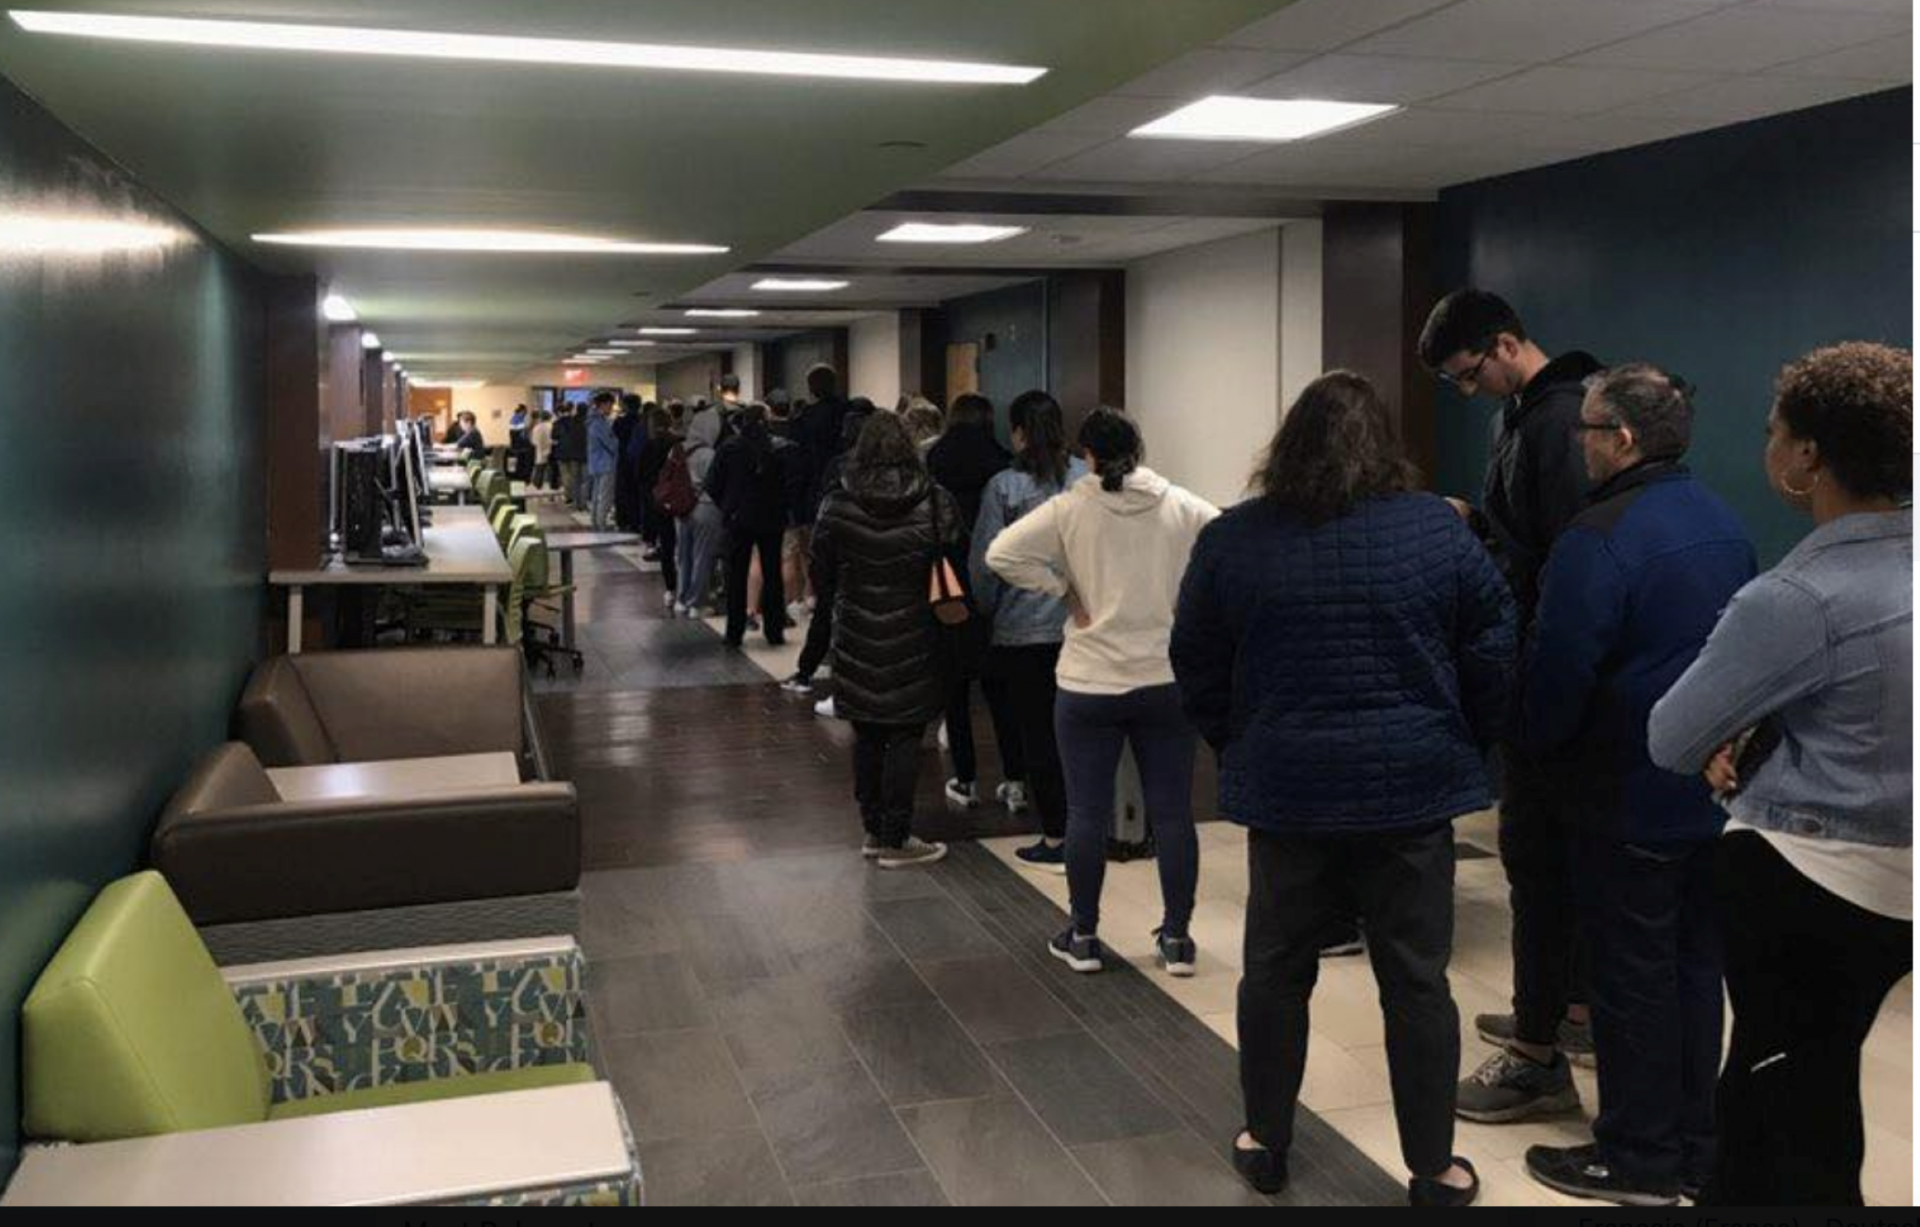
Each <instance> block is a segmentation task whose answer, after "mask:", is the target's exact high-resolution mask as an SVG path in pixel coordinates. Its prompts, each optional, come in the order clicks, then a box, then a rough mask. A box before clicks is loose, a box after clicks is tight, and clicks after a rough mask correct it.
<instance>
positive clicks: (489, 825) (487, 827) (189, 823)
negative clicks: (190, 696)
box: [149, 709, 580, 962]
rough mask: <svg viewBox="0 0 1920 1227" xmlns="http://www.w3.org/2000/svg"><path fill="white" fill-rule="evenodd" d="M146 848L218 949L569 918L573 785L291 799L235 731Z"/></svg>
mask: <svg viewBox="0 0 1920 1227" xmlns="http://www.w3.org/2000/svg"><path fill="white" fill-rule="evenodd" d="M376 712H377V709H376V710H375V712H369V715H370V716H371V715H374V714H376ZM349 744H352V743H349ZM419 749H420V746H419V745H418V743H414V744H411V745H407V746H403V747H402V751H403V752H410V753H411V752H417V751H418V750H419ZM149 852H150V856H151V859H152V863H153V866H154V868H156V869H158V870H159V871H160V872H161V873H162V874H163V875H164V876H165V877H166V879H167V881H168V882H169V883H170V884H171V885H172V886H173V889H174V891H175V893H176V894H178V895H179V897H180V901H181V903H182V904H184V905H185V907H186V909H187V913H188V915H190V916H191V917H192V918H193V920H194V923H195V924H196V925H200V926H202V927H203V928H205V929H206V932H207V935H208V939H209V945H210V946H213V947H215V949H216V955H222V954H227V955H232V956H233V957H225V958H223V959H222V961H223V962H232V961H253V960H257V959H264V958H300V957H308V956H311V955H317V954H332V953H339V952H341V951H342V950H356V949H358V950H364V949H377V948H379V947H378V946H375V945H372V944H370V943H373V942H378V941H385V942H387V944H389V945H392V944H394V940H393V939H394V938H396V937H398V938H401V939H403V940H401V941H400V942H399V944H401V945H414V946H420V945H441V944H449V943H453V942H463V941H479V940H499V939H503V938H513V937H535V936H554V935H559V934H562V933H571V932H575V931H576V930H577V917H578V895H577V887H578V885H579V881H580V819H579V805H578V801H577V798H576V797H575V794H574V790H573V786H572V785H571V784H564V783H561V784H549V783H538V782H536V783H522V784H517V785H510V786H505V787H482V788H475V789H473V790H471V791H461V792H453V793H443V794H433V795H427V796H414V797H408V798H383V797H359V798H350V799H344V800H329V801H324V802H297V803H296V802H289V801H283V800H282V799H281V798H280V795H279V793H278V792H277V791H275V789H274V786H273V781H272V779H271V778H270V777H269V776H268V775H267V772H266V770H265V768H263V767H262V766H261V763H260V760H259V758H258V757H257V756H256V755H255V754H254V752H253V751H252V750H251V749H250V748H249V747H248V746H246V745H245V744H242V743H239V742H229V743H228V744H226V745H224V746H221V747H220V748H218V749H216V750H215V751H213V753H211V754H209V755H208V756H207V757H206V758H205V759H204V760H203V761H202V762H201V763H200V764H199V766H198V767H196V768H195V770H194V772H193V774H192V775H191V776H190V777H189V778H188V780H187V782H186V784H185V785H184V786H183V787H182V788H181V789H180V790H179V792H178V793H176V794H175V796H174V798H173V800H172V802H171V803H170V804H169V805H168V806H167V809H166V812H165V813H164V814H163V815H162V817H161V819H160V824H159V827H158V828H157V829H156V830H155V832H154V835H153V840H152V842H151V845H150V849H149ZM249 926H256V927H254V928H249ZM223 929H225V930H232V932H231V933H229V934H228V936H230V937H232V938H233V940H232V941H229V942H227V943H225V948H224V949H223V948H222V945H223V944H222V942H221V940H220V938H221V936H222V932H223Z"/></svg>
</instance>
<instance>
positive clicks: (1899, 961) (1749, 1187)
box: [1601, 342, 1913, 1206]
mask: <svg viewBox="0 0 1920 1227" xmlns="http://www.w3.org/2000/svg"><path fill="white" fill-rule="evenodd" d="M1912 460H1913V355H1912V353H1911V352H1909V351H1907V350H1904V349H1894V348H1891V347H1889V346H1885V345H1871V344H1864V343H1858V342H1855V343H1850V344H1844V345H1836V346H1832V347H1830V348H1826V349H1820V350H1816V351H1814V352H1813V353H1811V354H1808V355H1807V356H1806V357H1804V358H1802V359H1800V360H1799V361H1797V362H1795V363H1793V364H1792V365H1790V366H1788V367H1787V368H1786V370H1785V371H1784V372H1782V374H1781V376H1780V379H1779V382H1778V384H1777V386H1776V389H1775V400H1774V407H1773V411H1772V413H1771V415H1770V416H1769V419H1768V422H1767V447H1766V457H1765V465H1766V472H1767V479H1768V481H1769V483H1770V484H1771V485H1772V486H1773V489H1774V492H1775V493H1776V494H1778V495H1779V496H1780V498H1782V499H1783V500H1784V501H1786V502H1787V504H1788V505H1790V506H1792V507H1793V508H1795V509H1796V510H1798V511H1801V512H1803V513H1806V514H1808V515H1810V516H1811V517H1812V519H1813V523H1814V529H1813V532H1812V533H1810V534H1808V536H1807V537H1806V538H1805V539H1804V540H1802V541H1801V542H1800V544H1799V545H1798V546H1797V547H1795V548H1794V550H1793V551H1792V552H1791V553H1789V554H1788V555H1787V556H1786V558H1785V559H1783V560H1782V561H1781V563H1780V565H1779V566H1777V567H1775V568H1774V569H1773V570H1771V571H1768V572H1767V573H1766V574H1764V575H1762V576H1761V577H1760V578H1758V579H1756V580H1755V581H1754V582H1753V583H1751V584H1749V585H1747V586H1746V587H1745V588H1743V589H1741V591H1740V593H1739V595H1738V596H1736V597H1735V598H1734V599H1733V603H1732V604H1731V605H1729V606H1728V607H1727V611H1726V614H1725V615H1724V616H1723V617H1722V618H1721V619H1720V623H1719V625H1718V626H1716V627H1715V628H1714V630H1713V634H1712V636H1711V637H1710V638H1709V639H1708V640H1707V645H1706V648H1705V649H1704V650H1703V651H1702V652H1701V653H1700V658H1699V659H1698V660H1697V661H1695V662H1694V664H1693V667H1692V668H1690V669H1688V670H1687V672H1686V673H1685V674H1684V675H1683V676H1682V677H1681V678H1680V680H1679V681H1678V682H1677V683H1675V685H1674V687H1673V689H1672V690H1670V691H1668V692H1667V694H1666V696H1665V697H1664V698H1662V699H1661V700H1660V702H1659V703H1658V704H1657V705H1656V706H1655V707H1654V709H1653V715H1652V718H1651V720H1650V721H1649V723H1648V737H1649V739H1650V749H1651V751H1652V754H1653V759H1654V761H1655V762H1657V763H1659V764H1660V765H1661V766H1662V767H1665V768H1666V769H1668V770H1670V771H1675V772H1679V773H1682V774H1684V775H1696V774H1701V773H1704V774H1705V776H1706V779H1707V782H1708V783H1709V784H1710V785H1711V786H1712V788H1713V789H1714V790H1715V791H1716V792H1717V793H1718V794H1719V795H1720V797H1721V798H1722V801H1723V804H1724V805H1725V807H1726V809H1727V812H1728V814H1729V817H1730V821H1729V822H1728V824H1727V828H1726V833H1725V837H1724V838H1723V839H1722V840H1721V841H1720V845H1719V861H1718V863H1717V865H1716V871H1717V874H1718V883H1717V886H1718V891H1719V901H1720V923H1721V927H1722V933H1723V938H1724V941H1725V948H1726V975H1727V994H1728V997H1729V998H1730V999H1731V1000H1732V1003H1733V1038H1732V1042H1731V1044H1730V1046H1729V1049H1728V1052H1727V1060H1726V1065H1725V1067H1724V1072H1722V1074H1721V1076H1720V1085H1719V1093H1718V1104H1717V1112H1718V1121H1719V1153H1718V1156H1717V1158H1716V1160H1715V1163H1714V1169H1713V1175H1712V1178H1711V1179H1710V1180H1709V1181H1708V1183H1707V1187H1706V1189H1705V1191H1704V1193H1703V1196H1702V1198H1701V1200H1702V1202H1703V1203H1704V1204H1707V1205H1715V1206H1858V1205H1860V1204H1861V1202H1862V1198H1861V1195H1860V1166H1861V1162H1862V1160H1863V1159H1864V1157H1865V1154H1866V1129H1865V1125H1864V1123H1863V1121H1862V1113H1861V1107H1860V1050H1861V1046H1862V1045H1863V1044H1864V1043H1865V1042H1866V1038H1867V1035H1868V1033H1869V1032H1870V1031H1872V1029H1873V1025H1874V1020H1875V1019H1876V1018H1877V1017H1878V1015H1879V1013H1880V1008H1881V1006H1882V1004H1883V1003H1884V1002H1885V1000H1886V997H1887V994H1888V993H1889V992H1890V991H1892V989H1893V987H1894V985H1896V984H1898V983H1899V982H1900V980H1901V979H1903V978H1904V977H1906V976H1907V975H1909V974H1911V973H1912V970H1913V470H1912V469H1911V468H1910V467H1909V466H1910V465H1911V464H1912ZM1604 1056H1605V1054H1604V1053H1603V1054H1602V1057H1603V1059H1604ZM1605 1068H1606V1066H1605V1065H1604V1064H1603V1065H1602V1066H1601V1069H1602V1070H1603V1071H1604V1069H1605Z"/></svg>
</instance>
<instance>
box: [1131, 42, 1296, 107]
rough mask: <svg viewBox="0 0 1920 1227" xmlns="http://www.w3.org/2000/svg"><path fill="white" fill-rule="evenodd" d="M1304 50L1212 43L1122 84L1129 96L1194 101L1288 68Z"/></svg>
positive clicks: (1232, 90) (1225, 92) (1234, 88)
mask: <svg viewBox="0 0 1920 1227" xmlns="http://www.w3.org/2000/svg"><path fill="white" fill-rule="evenodd" d="M1307 58H1308V56H1307V53H1305V52H1278V51H1254V50H1249V49H1244V48H1239V47H1209V48H1207V49H1205V50H1202V51H1190V52H1188V53H1187V54H1185V55H1183V56H1181V57H1180V58H1179V59H1177V60H1174V61H1173V62H1172V63H1170V64H1163V65H1161V66H1160V67H1159V68H1156V69H1154V70H1153V71H1152V72H1149V73H1147V74H1146V75H1144V76H1140V77H1136V78H1134V79H1133V80H1131V81H1129V82H1127V83H1126V84H1125V85H1123V86H1121V87H1120V89H1119V91H1118V92H1119V93H1121V94H1123V95H1126V96H1127V97H1130V98H1165V99H1174V100H1179V101H1192V100H1193V99H1196V98H1205V97H1208V96H1209V95H1212V94H1231V93H1233V92H1234V91H1235V90H1237V89H1238V88H1239V87H1241V86H1243V85H1248V84H1251V83H1252V82H1255V81H1262V80H1265V79H1266V78H1268V77H1271V76H1273V75H1275V74H1276V73H1281V72H1285V71H1286V70H1287V69H1289V68H1292V67H1293V66H1294V65H1295V64H1298V63H1300V62H1301V61H1303V60H1305V59H1307Z"/></svg>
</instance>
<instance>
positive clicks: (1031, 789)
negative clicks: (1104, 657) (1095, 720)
mask: <svg viewBox="0 0 1920 1227" xmlns="http://www.w3.org/2000/svg"><path fill="white" fill-rule="evenodd" d="M1059 665H1060V645H1059V644H1057V643H1035V644H1022V645H1020V646H1018V647H996V648H994V649H993V650H992V651H991V652H989V653H988V654H987V667H986V671H985V673H984V675H983V676H982V679H981V683H982V685H983V686H985V687H987V702H988V703H989V704H991V703H992V702H993V694H994V690H995V689H998V690H999V691H1000V692H1001V695H1002V701H1003V703H1004V704H1005V707H1006V723H1007V727H1006V729H1005V730H1004V731H1003V732H1002V733H1001V734H1000V756H1001V758H1002V759H1003V760H1004V761H1005V762H1007V763H1008V764H1013V763H1016V762H1017V763H1019V764H1021V767H1022V770H1021V771H1019V772H1018V773H1016V772H1015V770H1014V768H1013V767H1012V766H1011V765H1009V766H1008V767H1007V771H1006V775H1007V778H1008V779H1010V780H1024V781H1026V785H1027V797H1028V799H1029V800H1030V801H1031V802H1032V803H1033V808H1034V811H1035V812H1036V813H1038V814H1039V815H1040V831H1041V833H1042V834H1044V835H1045V836H1046V837H1047V838H1048V839H1051V840H1055V841H1059V840H1062V839H1065V838H1066V837H1067V782H1066V777H1065V776H1064V775H1063V774H1062V773H1061V768H1060V741H1059V738H1058V737H1056V736H1055V734H1054V729H1053V704H1054V699H1055V698H1056V697H1058V695H1059V693H1060V690H1059V687H1058V686H1057V685H1055V683H1054V671H1055V670H1056V669H1057V668H1058V667H1059Z"/></svg>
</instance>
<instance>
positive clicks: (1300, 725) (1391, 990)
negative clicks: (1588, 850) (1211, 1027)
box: [1171, 371, 1514, 1206]
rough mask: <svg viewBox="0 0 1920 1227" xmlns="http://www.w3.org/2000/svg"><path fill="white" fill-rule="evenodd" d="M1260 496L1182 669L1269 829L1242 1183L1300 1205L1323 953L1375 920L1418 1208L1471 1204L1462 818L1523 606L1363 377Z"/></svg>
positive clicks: (1187, 605)
mask: <svg viewBox="0 0 1920 1227" xmlns="http://www.w3.org/2000/svg"><path fill="white" fill-rule="evenodd" d="M1253 484H1254V489H1255V491H1256V496H1255V497H1254V498H1252V499H1250V500H1248V501H1247V502H1244V503H1242V504H1240V505H1239V506H1238V507H1235V508H1233V509H1232V510H1231V511H1228V512H1227V513H1226V514H1225V515H1223V516H1221V517H1220V518H1219V519H1218V520H1216V521H1214V522H1213V524H1211V525H1210V526H1208V528H1207V529H1206V530H1205V531H1204V532H1202V533H1201V534H1200V540H1199V543H1198V544H1197V545H1196V546H1195V547H1194V552H1193V562H1192V564H1191V565H1190V566H1189V567H1188V568H1187V575H1186V580H1185V582H1184V583H1183V584H1182V586H1181V591H1180V609H1179V616H1178V618H1177V620H1176V621H1175V623H1174V628H1173V639H1172V644H1171V654H1172V659H1173V669H1174V673H1175V675H1176V676H1177V678H1178V680H1179V687H1180V699H1181V702H1182V705H1183V706H1184V708H1185V710H1186V712H1187V714H1188V715H1189V716H1190V717H1191V718H1192V720H1193V722H1194V724H1195V725H1196V726H1198V728H1199V730H1200V733H1201V735H1202V736H1203V737H1205V738H1206V740H1207V742H1208V744H1210V745H1211V746H1213V748H1214V749H1215V751H1216V752H1217V753H1218V754H1219V756H1220V812H1221V814H1222V816H1224V817H1226V818H1227V819H1229V820H1230V821H1232V822H1236V823H1238V824H1240V825H1242V826H1244V827H1246V828H1247V830H1248V842H1247V861H1248V871H1249V882H1250V889H1251V894H1250V896H1249V898H1248V902H1247V932H1246V971H1245V978H1244V979H1243V980H1242V982H1241V986H1240V1009H1239V1025H1240V1078H1241V1085H1242V1088H1243V1091H1244V1094H1245V1097H1246V1109H1247V1128H1246V1132H1244V1133H1242V1134H1241V1135H1240V1136H1239V1138H1238V1139H1237V1140H1236V1141H1235V1143H1234V1148H1233V1157H1234V1164H1235V1166H1236V1167H1237V1168H1238V1169H1239V1171H1240V1172H1241V1174H1242V1176H1243V1177H1244V1178H1245V1179H1246V1180H1247V1182H1248V1183H1249V1184H1251V1185H1252V1186H1253V1187H1254V1188H1255V1189H1258V1190H1259V1191H1261V1192H1263V1193H1267V1194H1274V1193H1278V1192H1280V1191H1281V1190H1283V1189H1284V1188H1285V1187H1286V1184H1287V1176H1288V1165H1287V1159H1288V1153H1289V1151H1290V1149H1291V1147H1292V1143H1293V1135H1294V1114H1295V1108H1296V1105H1297V1103H1298V1100H1299V1095H1300V1084H1301V1081H1302V1079H1303V1078H1304V1077H1305V1074H1306V1067H1307V1045H1308V1034H1309V1030H1308V1002H1309V1000H1310V998H1311V997H1312V994H1313V988H1314V983H1315V981H1316V980H1317V978H1318V976H1319V960H1320V947H1321V944H1322V942H1321V938H1322V935H1323V934H1324V933H1325V932H1326V931H1327V929H1328V927H1329V925H1330V924H1334V923H1338V922H1340V921H1342V920H1345V919H1346V918H1349V917H1353V916H1358V917H1359V918H1360V919H1361V922H1362V923H1363V924H1364V925H1365V927H1366V931H1367V934H1368V938H1369V940H1368V945H1367V953H1368V956H1369V957H1370V958H1371V960H1372V963H1373V970H1374V976H1375V978H1376V979H1377V980H1378V981H1379V984H1380V1008H1381V1012H1382V1014H1383V1016H1384V1018H1385V1021H1386V1042H1387V1068H1388V1072H1389V1076H1390V1080H1391V1083H1392V1087H1393V1110H1394V1118H1395V1120H1396V1122H1397V1123H1398V1125H1399V1131H1400V1149H1401V1155H1402V1157H1403V1159H1404V1160H1405V1162H1406V1165H1407V1170H1408V1171H1409V1173H1410V1174H1411V1180H1410V1183H1409V1185H1408V1193H1409V1197H1410V1199H1411V1200H1412V1202H1413V1204H1414V1205H1416V1206H1464V1205H1468V1204H1471V1203H1472V1202H1473V1200H1474V1198H1475V1197H1476V1196H1477V1193H1478V1189H1479V1180H1478V1178H1477V1177H1476V1175H1475V1173H1474V1170H1473V1165H1472V1164H1470V1163H1468V1162H1467V1161H1466V1160H1465V1159H1461V1158H1459V1157H1458V1156H1456V1155H1455V1154H1454V1153H1453V1135H1454V1116H1453V1107H1454V1094H1455V1087H1456V1084H1457V1079H1458V1078H1459V1076H1460V1015H1459V1011H1458V1009H1457V1008H1456V1007H1455V1006H1454V1002H1453V992H1452V989H1451V987H1450V986H1449V984H1448V982H1447V963H1448V961H1449V960H1450V959H1451V957H1452V954H1453V883H1454V844H1453V820H1454V819H1456V818H1458V817H1460V816H1462V815H1464V814H1470V813H1473V812H1475V811H1477V810H1481V809H1484V808H1486V805H1487V802H1488V789H1487V783H1488V781H1487V771H1486V764H1485V759H1486V754H1487V752H1488V751H1489V750H1490V749H1491V748H1492V745H1493V741H1494V739H1495V738H1496V737H1498V736H1499V735H1500V733H1501V730H1502V725H1503V720H1504V717H1505V714H1506V710H1507V703H1508V690H1509V687H1510V685H1511V682H1512V675H1513V652H1514V612H1513V598H1512V596H1511V594H1510V593H1509V592H1508V590H1507V586H1506V584H1505V582H1504V581H1503V580H1502V578H1501V576H1500V573H1499V571H1498V569H1497V568H1496V567H1495V566H1494V564H1493V560H1492V559H1491V558H1490V557H1488V555H1487V552H1486V550H1485V548H1484V547H1482V546H1481V544H1480V542H1479V541H1478V540H1477V539H1476V538H1475V537H1474V535H1473V533H1472V532H1471V531H1469V529H1468V528H1467V527H1466V526H1465V525H1464V524H1463V523H1461V520H1460V517H1459V515H1458V514H1457V513H1456V512H1455V511H1454V510H1453V509H1452V508H1451V507H1449V506H1448V505H1447V503H1446V501H1445V500H1443V499H1440V498H1438V497H1435V496H1433V495H1430V494H1422V493H1417V489H1418V484H1419V474H1418V473H1417V472H1416V471H1415V469H1414V467H1413V465H1412V464H1411V463H1409V462H1408V460H1407V459H1406V455H1405V453H1404V452H1403V451H1402V450H1401V445H1400V440H1399V438H1398V435H1397V432H1396V430H1395V428H1394V424H1393V418H1392V415H1391V414H1390V413H1389V412H1388V410H1387V407H1386V404H1385V402H1383V401H1382V400H1381V399H1380V395H1379V393H1378V392H1377V391H1375V389H1374V387H1373V385H1372V384H1371V383H1369V382H1368V381H1367V380H1366V379H1364V378H1362V377H1361V376H1359V375H1356V374H1354V373H1352V372H1351V371H1334V372H1331V373H1329V374H1326V375H1323V376H1321V377H1320V378H1319V379H1318V380H1315V381H1314V382H1313V383H1312V384H1311V385H1309V386H1308V388H1307V389H1306V390H1305V391H1304V392H1302V393H1301V394H1300V399H1299V400H1298V401H1297V402H1295V404H1294V406H1293V407H1292V409H1290V410H1289V411H1288V412H1287V415H1286V419H1285V422H1284V424H1283V425H1282V426H1281V428H1280V432H1279V434H1278V435H1277V436H1276V437H1275V439H1274V442H1273V444H1272V445H1271V447H1270V448H1269V449H1268V451H1267V455H1266V458H1265V459H1264V461H1263V462H1262V464H1261V466H1260V470H1259V472H1258V473H1257V474H1256V475H1255V477H1254V483H1253Z"/></svg>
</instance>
